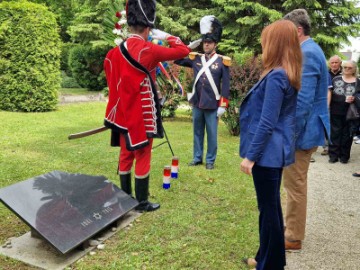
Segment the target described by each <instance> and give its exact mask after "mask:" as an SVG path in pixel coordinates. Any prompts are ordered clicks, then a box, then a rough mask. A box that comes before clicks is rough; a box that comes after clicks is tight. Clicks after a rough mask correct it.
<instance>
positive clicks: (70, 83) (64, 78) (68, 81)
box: [61, 71, 80, 88]
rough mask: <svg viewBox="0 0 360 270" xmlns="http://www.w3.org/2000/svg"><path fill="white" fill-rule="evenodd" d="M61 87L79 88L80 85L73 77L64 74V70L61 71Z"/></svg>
mask: <svg viewBox="0 0 360 270" xmlns="http://www.w3.org/2000/svg"><path fill="white" fill-rule="evenodd" d="M61 88H80V85H79V84H78V83H77V82H76V80H75V79H74V78H73V77H69V76H68V75H66V73H65V71H62V72H61Z"/></svg>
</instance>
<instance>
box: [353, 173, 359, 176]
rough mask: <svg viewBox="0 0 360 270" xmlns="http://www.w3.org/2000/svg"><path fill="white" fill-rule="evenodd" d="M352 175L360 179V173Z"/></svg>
mask: <svg viewBox="0 0 360 270" xmlns="http://www.w3.org/2000/svg"><path fill="white" fill-rule="evenodd" d="M352 175H353V176H355V177H360V173H353V174H352Z"/></svg>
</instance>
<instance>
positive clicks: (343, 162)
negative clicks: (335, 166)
mask: <svg viewBox="0 0 360 270" xmlns="http://www.w3.org/2000/svg"><path fill="white" fill-rule="evenodd" d="M348 162H349V160H343V159H340V163H342V164H346V163H348Z"/></svg>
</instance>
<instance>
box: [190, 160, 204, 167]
mask: <svg viewBox="0 0 360 270" xmlns="http://www.w3.org/2000/svg"><path fill="white" fill-rule="evenodd" d="M202 164H203V163H202V161H194V160H193V161H191V162H190V163H189V166H197V165H202Z"/></svg>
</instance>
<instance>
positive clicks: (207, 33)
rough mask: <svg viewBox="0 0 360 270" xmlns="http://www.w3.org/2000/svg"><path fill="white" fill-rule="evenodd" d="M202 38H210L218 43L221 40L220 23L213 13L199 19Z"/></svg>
mask: <svg viewBox="0 0 360 270" xmlns="http://www.w3.org/2000/svg"><path fill="white" fill-rule="evenodd" d="M200 33H201V35H202V40H203V41H205V40H212V41H214V42H216V43H218V42H219V41H220V40H221V34H222V25H221V23H220V22H219V20H218V19H217V18H216V17H215V16H214V15H208V16H204V17H202V18H201V20H200Z"/></svg>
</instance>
